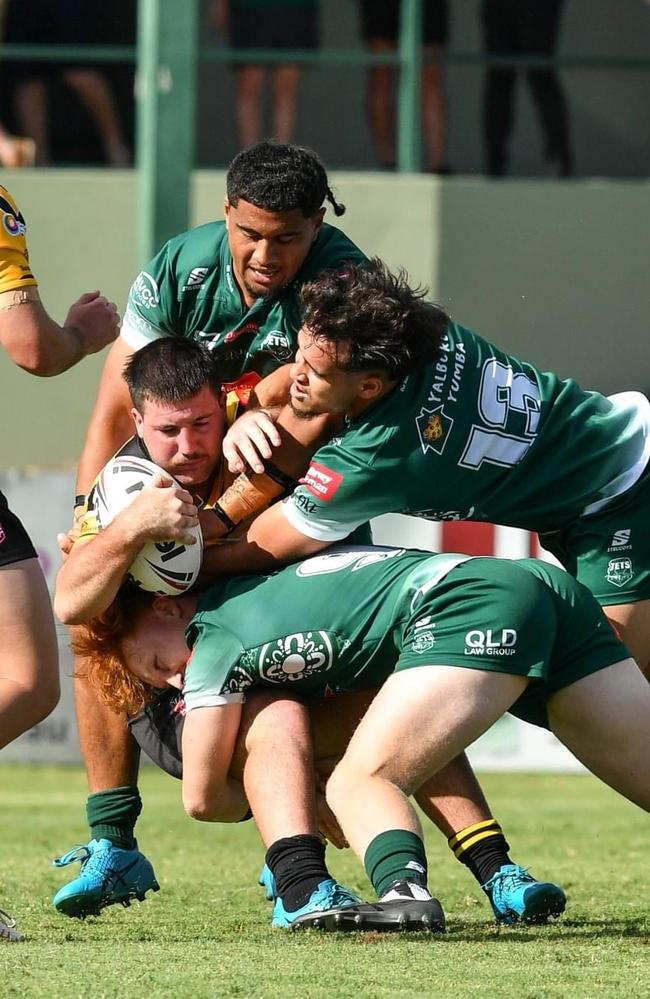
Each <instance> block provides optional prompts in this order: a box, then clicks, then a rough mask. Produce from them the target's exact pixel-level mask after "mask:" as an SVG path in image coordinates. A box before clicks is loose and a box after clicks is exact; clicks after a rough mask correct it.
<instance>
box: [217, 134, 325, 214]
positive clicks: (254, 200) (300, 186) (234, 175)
mask: <svg viewBox="0 0 650 999" xmlns="http://www.w3.org/2000/svg"><path fill="white" fill-rule="evenodd" d="M226 194H227V195H228V201H229V202H230V204H231V205H235V206H236V205H237V202H238V201H239V199H240V198H243V199H244V201H248V202H250V204H251V205H256V206H257V207H258V208H262V209H264V211H267V212H290V211H293V210H294V209H295V208H299V209H300V211H301V212H302V214H303V215H304V216H305V218H311V217H312V216H314V215H316V213H317V212H318V211H320V209H321V208H322V207H323V202H324V201H325V200H326V199H327V201H329V202H330V204H331V206H332V208H333V209H334V214H335V215H336V216H337V217H338V216H339V215H343V214H344V212H345V205H341V204H339V202H338V201H337V200H336V198H335V197H334V195H333V194H332V190H331V188H330V186H329V181H328V179H327V172H326V170H325V167H324V166H323V164H322V162H321V160H320V159H319V157H318V155H317V154H316V153H315V152H314V151H313V150H312V149H306V148H305V147H303V146H294V145H291V144H290V143H281V142H269V141H267V140H264V141H263V142H258V143H257V144H256V145H254V146H251V147H250V149H244V150H243V152H241V153H238V154H237V156H235V158H234V160H233V161H232V163H231V164H230V166H229V168H228V173H227V175H226Z"/></svg>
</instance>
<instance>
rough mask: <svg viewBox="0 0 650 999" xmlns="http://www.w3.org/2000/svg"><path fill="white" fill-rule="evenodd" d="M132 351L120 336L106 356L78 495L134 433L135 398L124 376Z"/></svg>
mask: <svg viewBox="0 0 650 999" xmlns="http://www.w3.org/2000/svg"><path fill="white" fill-rule="evenodd" d="M132 353H133V350H132V348H131V347H130V346H129V345H128V344H127V343H126V341H125V340H124V339H123V338H122V337H120V338H119V339H118V340H116V341H115V343H114V344H113V346H112V347H111V349H110V352H109V354H108V357H107V358H106V363H105V365H104V370H103V373H102V377H101V381H100V383H99V390H98V393H97V401H96V403H95V408H94V410H93V414H92V416H91V418H90V423H89V425H88V430H87V432H86V441H85V444H84V448H83V452H82V454H81V458H80V460H79V467H78V469H77V488H76V491H77V493H78V494H85V493H87V492H88V490H89V489H90V487H91V485H92V483H93V481H94V479H95V476H96V475H97V473H98V472H99V470H100V469H101V468H103V466H104V465H105V464H106V462H107V461H108V459H109V458H111V457H112V456H113V455H114V454H115V452H116V451H117V450H118V448H120V447H121V446H122V444H123V443H124V441H126V440H128V439H129V437H130V436H131V435H132V433H133V422H132V420H131V416H130V411H131V405H132V403H131V397H130V395H129V390H128V388H127V384H126V382H125V381H124V378H123V371H124V365H125V364H126V362H127V360H128V359H129V357H130V356H131V354H132Z"/></svg>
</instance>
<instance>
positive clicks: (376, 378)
mask: <svg viewBox="0 0 650 999" xmlns="http://www.w3.org/2000/svg"><path fill="white" fill-rule="evenodd" d="M385 389H386V378H385V377H384V376H383V375H364V376H363V379H362V381H361V385H360V386H359V393H358V398H360V399H364V400H365V401H366V402H371V401H372V400H373V399H377V398H378V397H379V396H380V395H381V394H382V393H383V392H384V391H385Z"/></svg>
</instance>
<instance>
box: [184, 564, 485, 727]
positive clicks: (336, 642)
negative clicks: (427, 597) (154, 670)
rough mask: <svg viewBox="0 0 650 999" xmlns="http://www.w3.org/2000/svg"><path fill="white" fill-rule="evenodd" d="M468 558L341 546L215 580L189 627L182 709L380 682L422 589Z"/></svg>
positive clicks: (314, 694)
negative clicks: (264, 572) (252, 693)
mask: <svg viewBox="0 0 650 999" xmlns="http://www.w3.org/2000/svg"><path fill="white" fill-rule="evenodd" d="M466 559H467V556H465V555H449V554H447V555H432V554H431V553H430V552H419V551H410V550H407V549H404V548H364V547H361V546H359V547H347V546H346V547H345V548H341V549H340V550H339V549H334V550H333V551H331V552H328V553H326V554H323V555H317V556H315V557H313V558H310V559H306V560H305V561H304V562H300V563H298V564H297V565H292V566H287V567H286V568H285V569H282V570H280V571H279V572H276V573H273V574H271V575H268V576H237V577H233V578H232V579H230V580H227V581H225V582H222V583H218V584H217V585H216V586H213V587H211V588H210V589H209V590H207V592H206V593H205V594H204V595H203V596H202V597H201V600H200V602H199V605H198V608H197V612H196V614H195V615H194V617H193V618H192V620H191V622H190V624H189V626H188V629H187V640H188V644H189V646H190V648H191V649H192V655H191V658H190V661H189V664H188V667H187V671H186V673H185V684H184V687H183V696H184V699H185V705H186V708H187V710H191V709H193V708H196V707H209V706H212V705H215V704H222V703H225V702H227V701H232V700H242V699H243V695H244V693H245V691H246V690H247V689H248V688H249V687H252V686H259V685H263V686H270V687H275V686H277V685H284V684H287V685H288V686H289V687H290V688H291V690H293V691H294V692H295V693H299V694H300V695H301V696H302V695H305V696H307V697H324V696H327V695H328V694H334V693H337V692H339V691H343V690H369V689H372V688H373V687H376V686H378V685H379V684H381V683H383V681H384V680H385V679H386V677H387V676H389V675H390V673H392V671H393V669H394V667H395V664H396V662H397V659H398V657H399V652H400V649H399V639H400V625H401V624H402V623H403V622H404V621H406V620H407V619H408V618H409V616H410V615H411V614H412V612H413V609H414V606H417V600H418V592H419V589H420V587H423V586H424V587H426V590H425V592H428V591H429V590H430V589H431V587H432V586H434V585H435V583H436V582H437V581H439V580H441V579H442V578H443V577H444V576H445V575H446V574H447V573H448V572H449V571H450V569H452V568H453V567H454V566H455V565H458V564H459V562H463V561H465V560H466ZM413 605H414V606H413Z"/></svg>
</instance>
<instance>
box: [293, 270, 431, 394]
mask: <svg viewBox="0 0 650 999" xmlns="http://www.w3.org/2000/svg"><path fill="white" fill-rule="evenodd" d="M427 293H428V292H427V289H423V288H420V287H416V288H412V287H410V285H409V284H408V275H407V274H406V272H405V271H403V270H400V271H398V272H397V273H396V274H392V273H391V272H390V271H389V270H388V268H387V267H386V265H385V264H384V263H382V261H381V260H379V259H377V258H375V259H373V260H371V261H370V263H369V264H354V265H350V266H349V267H346V268H345V269H344V270H333V271H327V272H325V273H324V274H321V275H320V276H319V277H318V278H317V279H316V280H315V281H310V282H309V283H308V284H305V285H304V286H303V288H302V291H301V294H300V301H301V305H302V310H303V323H304V325H305V326H306V328H307V330H308V332H309V333H310V334H311V335H312V336H313V337H314V339H315V340H317V341H318V340H323V341H326V342H327V343H328V344H331V345H332V346H334V348H335V353H336V357H337V364H338V365H339V367H340V368H341V369H342V370H344V371H382V372H385V373H386V374H387V375H388V376H389V377H390V378H395V379H400V378H403V377H404V376H405V375H407V374H410V373H411V372H412V371H415V370H417V369H418V368H419V367H420V366H421V365H423V364H430V363H431V362H432V361H435V360H436V359H437V358H438V357H439V355H440V344H441V341H442V338H443V336H444V335H445V332H446V330H447V326H448V325H449V316H448V315H447V313H446V312H445V311H444V309H441V308H440V307H439V306H437V305H434V304H433V303H431V302H427V301H425V299H426V295H427ZM339 357H340V360H339Z"/></svg>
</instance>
